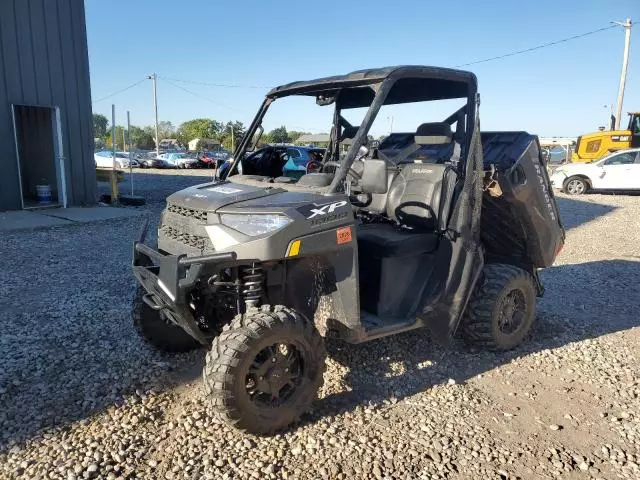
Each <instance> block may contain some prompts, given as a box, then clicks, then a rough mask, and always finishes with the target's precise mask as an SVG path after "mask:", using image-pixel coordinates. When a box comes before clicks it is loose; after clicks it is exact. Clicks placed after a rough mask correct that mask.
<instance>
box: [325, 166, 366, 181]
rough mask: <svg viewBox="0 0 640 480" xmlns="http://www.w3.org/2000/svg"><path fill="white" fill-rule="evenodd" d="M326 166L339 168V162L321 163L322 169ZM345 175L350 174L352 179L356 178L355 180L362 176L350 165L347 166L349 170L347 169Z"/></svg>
mask: <svg viewBox="0 0 640 480" xmlns="http://www.w3.org/2000/svg"><path fill="white" fill-rule="evenodd" d="M326 167H335V168H340V163H339V162H334V161H329V162H324V163H323V164H322V170H324V169H325V168H326ZM347 175H351V176H352V177H353V178H354V180H356V182H357V181H358V180H360V179H361V178H362V175H360V174H359V173H358V172H356V171H355V170H354V169H353V168H351V167H349V170H347Z"/></svg>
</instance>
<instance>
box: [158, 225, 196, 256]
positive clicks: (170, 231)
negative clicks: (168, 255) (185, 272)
mask: <svg viewBox="0 0 640 480" xmlns="http://www.w3.org/2000/svg"><path fill="white" fill-rule="evenodd" d="M160 232H161V233H162V234H163V235H164V236H165V237H167V238H170V239H172V240H175V241H177V242H180V243H183V244H185V245H188V246H189V247H194V248H198V249H200V250H204V249H205V248H206V246H207V238H206V237H201V236H199V235H193V234H191V233H186V232H182V231H180V230H178V229H177V228H174V227H171V226H169V225H162V226H161V227H160Z"/></svg>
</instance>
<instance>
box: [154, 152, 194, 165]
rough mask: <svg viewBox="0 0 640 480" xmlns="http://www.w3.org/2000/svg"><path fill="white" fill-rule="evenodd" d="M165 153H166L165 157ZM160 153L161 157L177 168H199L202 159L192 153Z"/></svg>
mask: <svg viewBox="0 0 640 480" xmlns="http://www.w3.org/2000/svg"><path fill="white" fill-rule="evenodd" d="M163 155H166V156H164V157H163ZM163 155H160V158H161V159H163V160H165V161H166V162H167V163H169V164H171V165H173V166H174V167H176V168H198V167H199V166H200V160H198V158H197V157H196V156H195V155H193V154H191V153H180V152H178V153H168V154H163Z"/></svg>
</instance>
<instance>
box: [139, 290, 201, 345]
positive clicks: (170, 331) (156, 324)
mask: <svg viewBox="0 0 640 480" xmlns="http://www.w3.org/2000/svg"><path fill="white" fill-rule="evenodd" d="M145 293H146V292H145V290H144V289H143V288H142V287H139V288H138V291H137V292H136V296H135V297H134V299H133V305H132V308H131V319H132V320H133V326H134V327H135V329H136V330H137V331H138V334H139V335H140V336H141V337H142V338H143V340H144V341H145V342H146V343H148V344H149V345H151V346H152V347H154V348H157V349H158V350H161V351H163V352H171V353H178V352H188V351H190V350H195V349H196V348H198V347H200V346H201V345H200V342H198V341H197V340H196V339H195V338H193V337H191V335H189V334H188V333H187V332H185V331H184V330H183V329H182V327H179V326H178V325H176V324H175V323H173V322H172V321H171V320H169V319H168V318H165V317H164V315H162V314H161V313H160V312H158V311H156V310H153V309H152V308H151V307H149V305H147V304H146V303H144V300H143V299H142V297H143V295H144V294H145Z"/></svg>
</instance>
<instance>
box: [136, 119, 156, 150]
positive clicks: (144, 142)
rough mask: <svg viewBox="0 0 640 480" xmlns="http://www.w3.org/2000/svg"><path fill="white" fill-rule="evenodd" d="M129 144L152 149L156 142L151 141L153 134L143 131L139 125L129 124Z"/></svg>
mask: <svg viewBox="0 0 640 480" xmlns="http://www.w3.org/2000/svg"><path fill="white" fill-rule="evenodd" d="M130 134H131V144H132V145H133V148H140V149H143V150H152V149H153V148H155V146H156V144H155V142H154V141H153V135H151V134H149V132H147V131H145V130H144V129H142V128H140V127H136V126H134V125H132V126H131V132H130Z"/></svg>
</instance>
